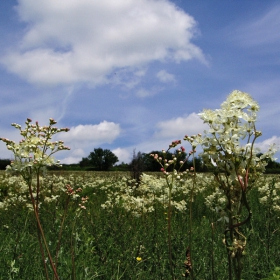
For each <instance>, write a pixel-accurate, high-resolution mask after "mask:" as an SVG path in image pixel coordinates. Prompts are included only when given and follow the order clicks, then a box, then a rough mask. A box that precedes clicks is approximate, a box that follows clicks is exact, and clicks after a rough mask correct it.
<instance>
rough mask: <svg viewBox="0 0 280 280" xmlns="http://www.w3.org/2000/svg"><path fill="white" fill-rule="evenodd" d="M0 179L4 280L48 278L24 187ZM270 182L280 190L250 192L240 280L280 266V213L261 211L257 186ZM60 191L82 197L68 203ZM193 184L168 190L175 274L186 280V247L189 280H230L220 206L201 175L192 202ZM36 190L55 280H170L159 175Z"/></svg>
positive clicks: (60, 177)
mask: <svg viewBox="0 0 280 280" xmlns="http://www.w3.org/2000/svg"><path fill="white" fill-rule="evenodd" d="M0 176H1V181H0V190H1V199H0V201H1V202H0V207H1V209H0V220H1V231H0V240H1V242H0V251H1V254H0V263H1V266H0V279H38V280H39V279H45V276H44V271H43V268H42V267H43V266H42V261H41V258H40V251H39V246H38V240H37V227H36V222H35V219H34V216H33V213H32V211H30V210H32V207H31V204H30V201H29V196H28V191H27V187H26V185H25V184H24V183H23V181H22V179H21V178H20V177H7V176H6V175H5V174H4V173H1V175H0ZM272 178H274V179H276V180H278V181H274V183H275V182H276V183H277V182H279V177H277V176H274V177H273V176H268V175H266V176H264V177H262V178H260V179H259V180H258V183H257V185H256V186H254V187H253V188H252V190H251V192H250V194H249V202H250V206H251V210H252V212H253V216H252V219H251V221H250V224H248V225H246V226H245V227H244V228H242V232H243V234H244V235H246V238H247V243H248V245H247V246H246V249H245V251H244V259H243V261H244V273H243V279H248V280H249V279H262V278H264V277H265V276H266V275H267V274H268V272H269V271H272V270H273V269H274V267H275V266H277V265H278V266H279V264H280V251H279V248H280V230H279V227H280V219H279V217H280V213H279V212H277V208H275V209H273V205H272V201H268V200H267V201H266V203H260V198H262V200H263V201H262V202H264V201H265V199H264V195H263V193H261V192H260V191H259V188H260V187H262V186H264V185H265V184H267V183H268V182H271V180H272ZM42 179H43V178H42ZM66 185H71V187H72V188H73V190H77V189H78V188H81V189H82V191H81V192H76V194H75V195H72V196H69V195H68V194H67V193H66V192H65V190H66V189H65V186H66ZM276 185H277V184H276ZM191 186H192V184H191V181H188V180H186V182H185V183H184V184H181V185H180V184H178V186H176V188H174V189H173V194H172V212H171V215H170V216H169V219H170V226H171V230H170V235H171V245H172V262H173V270H174V271H173V273H174V275H175V277H176V279H182V278H183V277H182V274H183V273H184V261H185V259H186V256H185V253H186V248H187V247H189V246H190V245H191V248H192V267H193V274H194V278H195V279H228V278H227V262H226V260H227V256H226V249H225V245H224V244H223V242H222V241H223V238H224V237H223V236H224V230H225V225H224V220H223V214H222V213H221V211H215V209H214V208H213V207H214V206H211V203H212V204H213V205H214V204H215V207H218V204H219V203H223V202H222V200H221V199H220V201H216V202H215V198H214V197H212V196H209V195H211V194H213V191H214V190H215V183H214V181H213V180H212V178H211V176H210V175H206V174H201V175H200V174H198V176H197V180H196V185H195V190H194V193H193V202H192V203H191V202H190V193H191V192H190V190H191ZM272 187H274V190H275V191H276V192H279V189H277V188H276V187H275V184H274V186H272ZM42 190H43V191H42V193H41V198H43V202H42V203H41V204H40V217H41V220H42V225H43V228H44V229H45V235H46V239H47V241H48V244H49V248H50V251H51V252H52V255H53V256H56V263H57V270H58V274H59V276H60V279H78V280H79V279H143V280H148V279H171V271H170V270H171V268H170V263H169V260H168V259H169V248H168V244H169V243H168V215H167V203H166V202H167V192H166V187H165V183H164V178H163V177H162V176H160V175H159V174H156V175H153V176H148V175H147V176H144V177H143V179H142V183H141V184H140V185H139V186H137V184H136V183H135V182H134V181H133V180H130V178H129V174H127V173H121V172H119V173H109V172H106V173H97V172H87V173H67V172H66V173H54V174H48V175H47V176H46V177H44V179H43V184H42ZM260 190H261V189H260ZM271 191H272V192H273V190H271ZM82 198H83V199H82ZM190 206H191V207H192V208H191V216H190ZM211 208H212V209H211ZM217 209H218V208H217ZM217 209H216V210H217ZM213 210H214V211H213ZM190 217H191V218H190ZM218 220H219V221H218ZM240 230H241V229H240ZM190 231H191V232H190ZM190 233H191V234H190ZM190 237H191V238H190ZM47 265H49V264H48V262H47Z"/></svg>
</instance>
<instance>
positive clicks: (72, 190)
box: [65, 184, 82, 195]
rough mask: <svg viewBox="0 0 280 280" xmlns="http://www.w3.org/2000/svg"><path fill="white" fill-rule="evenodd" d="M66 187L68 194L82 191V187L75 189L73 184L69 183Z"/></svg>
mask: <svg viewBox="0 0 280 280" xmlns="http://www.w3.org/2000/svg"><path fill="white" fill-rule="evenodd" d="M65 188H66V193H67V194H68V195H74V194H76V193H79V192H81V191H82V188H78V189H76V190H74V189H73V188H72V187H71V185H69V184H68V185H66V186H65Z"/></svg>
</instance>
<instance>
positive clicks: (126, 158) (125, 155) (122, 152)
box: [112, 148, 132, 163]
mask: <svg viewBox="0 0 280 280" xmlns="http://www.w3.org/2000/svg"><path fill="white" fill-rule="evenodd" d="M112 152H113V153H114V154H115V155H116V156H117V157H118V159H119V162H118V163H122V162H124V163H129V162H130V161H131V157H132V152H129V150H128V149H125V148H117V149H114V150H112Z"/></svg>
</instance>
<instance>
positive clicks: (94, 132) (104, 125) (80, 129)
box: [59, 121, 121, 149]
mask: <svg viewBox="0 0 280 280" xmlns="http://www.w3.org/2000/svg"><path fill="white" fill-rule="evenodd" d="M120 132H121V128H120V125H119V124H116V123H114V122H107V121H103V122H101V123H100V124H96V125H92V124H88V125H78V126H75V127H71V128H70V131H69V132H67V133H63V134H60V135H59V137H60V139H61V140H63V141H64V142H65V144H66V145H67V146H70V148H71V147H72V148H74V149H78V148H79V149H83V148H85V147H89V146H92V147H94V146H96V145H101V144H104V143H109V144H110V143H112V142H113V141H114V140H115V139H116V138H117V137H118V136H119V135H120Z"/></svg>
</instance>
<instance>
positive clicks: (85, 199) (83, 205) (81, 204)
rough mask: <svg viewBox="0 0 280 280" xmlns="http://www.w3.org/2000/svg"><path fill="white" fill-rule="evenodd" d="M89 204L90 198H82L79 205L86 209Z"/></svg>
mask: <svg viewBox="0 0 280 280" xmlns="http://www.w3.org/2000/svg"><path fill="white" fill-rule="evenodd" d="M87 202H88V196H85V197H82V202H81V203H80V204H79V206H80V208H81V209H86V206H85V203H87Z"/></svg>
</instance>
